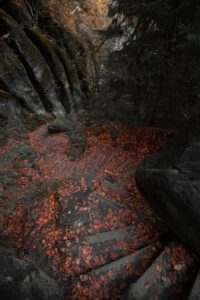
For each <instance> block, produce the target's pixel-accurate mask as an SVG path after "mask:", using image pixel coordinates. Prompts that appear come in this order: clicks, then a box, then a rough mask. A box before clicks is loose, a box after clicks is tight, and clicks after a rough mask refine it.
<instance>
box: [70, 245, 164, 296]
mask: <svg viewBox="0 0 200 300" xmlns="http://www.w3.org/2000/svg"><path fill="white" fill-rule="evenodd" d="M158 252H159V249H158V248H157V247H156V246H155V245H150V246H148V247H146V248H143V249H141V250H139V251H137V252H136V253H134V254H130V255H128V256H126V257H123V258H121V259H119V260H116V261H114V262H112V263H110V264H108V265H106V266H104V267H101V268H99V269H96V270H94V271H91V272H90V273H88V274H86V275H82V276H80V279H79V280H78V281H77V282H76V283H75V284H74V289H73V293H72V294H73V296H72V298H71V299H73V300H75V299H76V300H81V299H88V300H93V299H96V300H103V299H113V300H114V299H118V298H119V295H120V293H121V290H123V289H124V288H125V287H126V286H127V285H128V284H129V283H130V282H133V281H136V280H137V279H138V278H139V277H140V276H141V275H142V274H143V273H144V271H145V270H146V268H147V267H148V266H149V264H151V263H152V261H153V260H154V259H155V257H156V256H157V255H158Z"/></svg>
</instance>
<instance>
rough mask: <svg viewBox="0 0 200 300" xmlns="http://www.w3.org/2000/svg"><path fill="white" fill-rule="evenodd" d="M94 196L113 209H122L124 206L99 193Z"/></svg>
mask: <svg viewBox="0 0 200 300" xmlns="http://www.w3.org/2000/svg"><path fill="white" fill-rule="evenodd" d="M96 198H97V199H99V200H100V201H101V202H105V203H106V204H107V205H108V206H110V207H112V208H114V209H122V208H124V207H123V206H122V205H121V204H119V203H117V202H115V201H113V200H111V199H109V198H108V197H104V196H102V195H100V194H98V193H97V194H96Z"/></svg>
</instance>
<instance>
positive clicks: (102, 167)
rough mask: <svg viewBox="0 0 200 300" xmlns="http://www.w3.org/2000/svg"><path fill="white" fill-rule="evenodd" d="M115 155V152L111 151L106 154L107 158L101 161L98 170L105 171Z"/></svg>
mask: <svg viewBox="0 0 200 300" xmlns="http://www.w3.org/2000/svg"><path fill="white" fill-rule="evenodd" d="M115 156H116V153H114V152H112V153H111V154H110V156H108V158H106V159H105V161H104V162H103V163H102V165H101V166H100V170H101V171H103V172H105V170H107V168H108V167H109V165H110V163H111V162H112V160H113V159H114V158H115Z"/></svg>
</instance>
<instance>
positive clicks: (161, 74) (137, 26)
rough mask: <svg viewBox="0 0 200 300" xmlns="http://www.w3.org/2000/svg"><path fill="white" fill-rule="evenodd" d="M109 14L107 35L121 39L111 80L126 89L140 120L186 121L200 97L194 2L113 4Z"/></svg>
mask: <svg viewBox="0 0 200 300" xmlns="http://www.w3.org/2000/svg"><path fill="white" fill-rule="evenodd" d="M109 14H110V17H112V19H113V22H112V24H111V26H110V27H109V29H108V31H107V32H106V36H107V37H108V38H110V37H121V38H123V40H124V46H123V49H121V50H120V51H116V52H115V53H114V55H113V57H112V59H113V60H114V61H115V68H116V69H115V72H114V73H113V74H114V78H112V79H111V81H112V83H113V82H115V84H116V82H117V86H120V85H119V83H121V86H122V87H123V88H125V89H126V90H127V89H128V90H131V92H132V93H133V95H134V100H135V101H136V103H137V106H138V110H139V111H140V113H139V114H140V116H139V118H141V120H140V121H141V122H150V123H153V124H155V123H158V122H161V120H162V119H163V116H164V117H165V119H166V120H167V122H168V123H169V124H170V122H173V124H174V125H179V124H180V123H181V122H183V121H184V120H186V119H188V118H189V116H190V113H191V112H192V110H193V108H194V106H195V104H196V102H197V100H198V96H199V94H200V82H199V75H200V70H199V63H200V55H199V53H200V4H199V1H195V0H176V1H175V0H173V1H172V0H143V1H141V0H140V1H137V0H135V1H134V0H126V1H124V0H116V1H115V3H114V4H113V5H112V7H110V13H109ZM112 65H113V64H112ZM117 70H120V72H118V71H117ZM141 111H142V112H143V113H142V115H141Z"/></svg>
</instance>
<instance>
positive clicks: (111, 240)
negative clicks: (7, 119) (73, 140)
mask: <svg viewBox="0 0 200 300" xmlns="http://www.w3.org/2000/svg"><path fill="white" fill-rule="evenodd" d="M113 126H114V125H112V126H111V128H112V130H113ZM114 128H115V126H114ZM106 130H107V131H103V133H101V134H99V135H98V138H97V136H96V133H95V132H92V133H88V137H87V143H88V144H87V147H86V150H85V152H84V153H82V154H81V155H80V154H77V155H76V157H73V154H75V149H71V148H70V143H69V139H68V137H67V136H66V135H65V134H64V133H61V134H56V135H51V134H48V132H47V128H46V126H42V127H40V128H38V129H37V130H36V131H34V132H32V133H29V134H28V135H27V136H26V138H25V139H22V138H21V139H20V140H19V141H18V142H17V141H15V143H13V142H11V141H10V144H9V143H8V144H7V145H6V146H5V147H4V148H2V149H1V161H0V163H2V164H3V163H4V169H2V172H1V175H2V174H4V177H5V174H7V175H6V176H7V177H8V178H9V180H10V181H9V180H8V182H6V181H5V180H4V182H3V184H2V185H1V195H2V197H3V198H2V199H6V201H7V202H9V201H10V203H11V204H12V206H11V208H9V209H8V208H7V210H6V206H5V204H6V202H4V201H3V200H2V201H1V206H3V205H4V206H5V207H4V213H3V214H2V224H1V225H2V228H3V229H2V236H3V238H4V239H8V238H9V239H12V241H14V243H15V245H16V247H17V248H18V249H19V250H20V251H21V253H22V256H23V257H24V258H26V257H28V258H29V259H31V260H32V261H34V262H35V263H36V264H37V265H38V266H39V267H40V268H41V269H42V270H43V271H44V272H46V273H47V274H49V275H50V276H52V277H54V278H56V279H57V280H58V282H59V283H60V284H61V285H62V287H64V289H65V295H66V298H65V299H66V300H68V299H69V300H70V299H72V300H75V299H76V300H84V299H85V300H86V299H88V300H90V299H91V300H93V299H97V300H100V299H113V300H114V299H119V298H120V297H121V296H122V294H123V293H124V291H125V289H126V288H127V287H128V286H129V285H130V284H131V285H130V286H129V290H128V291H127V292H126V294H124V296H123V297H124V298H123V299H128V300H129V299H130V300H131V299H177V295H179V294H180V295H181V296H180V297H179V299H183V298H181V297H182V294H181V292H182V291H183V290H184V288H185V286H186V285H187V281H188V279H189V277H190V272H192V270H193V264H194V259H193V257H192V256H191V255H190V254H189V253H188V252H187V250H186V249H185V248H184V247H183V246H182V245H181V244H179V243H177V242H173V241H171V239H172V238H170V239H169V238H167V235H168V232H167V231H166V228H165V227H164V226H163V224H162V222H161V221H160V220H158V219H157V217H156V216H155V214H154V213H153V212H152V211H151V209H150V207H149V206H148V204H147V203H146V202H145V201H144V199H143V198H142V197H141V195H140V194H139V192H138V191H137V189H136V187H135V181H134V180H133V178H134V172H135V169H136V166H137V165H138V163H139V161H140V160H142V159H143V158H144V157H145V156H146V155H147V154H148V153H150V152H152V151H155V149H152V148H151V147H152V143H151V141H152V139H153V138H154V136H156V141H157V142H158V137H157V134H155V133H156V132H157V131H156V130H154V129H148V130H149V133H148V135H147V134H146V137H145V132H146V130H147V128H146V129H143V132H135V133H132V131H131V130H129V131H128V129H126V130H127V132H129V135H130V136H129V139H128V140H129V141H130V143H131V142H132V146H131V147H130V149H129V150H124V148H125V147H124V146H125V141H126V140H127V136H126V137H124V138H123V136H124V133H123V130H124V128H123V127H120V126H119V128H117V130H118V135H119V137H120V139H119V141H118V142H116V141H115V142H114V143H112V139H111V137H110V135H109V130H108V129H106ZM141 134H143V137H144V138H145V141H144V145H143V146H142V144H141V142H138V140H139V139H140V135H141ZM165 140H166V137H163V140H162V138H161V141H162V142H163V143H164V141H165ZM136 142H137V143H138V147H140V149H139V150H134V149H135V147H136ZM24 145H26V147H25V146H24ZM142 147H144V148H142ZM159 147H161V146H159ZM20 149H21V152H20V151H19V150H20ZM19 152H20V153H21V154H20V156H19ZM16 153H18V154H16ZM141 153H142V154H141ZM13 167H14V168H15V172H16V174H15V175H12V176H13V177H12V176H11V177H9V174H10V173H9V172H11V169H13ZM13 199H15V200H13ZM197 280H198V279H197ZM194 289H196V285H195V286H194ZM194 293H195V291H194V292H193V294H194ZM156 297H157V298H156ZM166 297H167V298H166ZM191 297H192V296H191ZM190 299H193V298H190Z"/></svg>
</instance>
